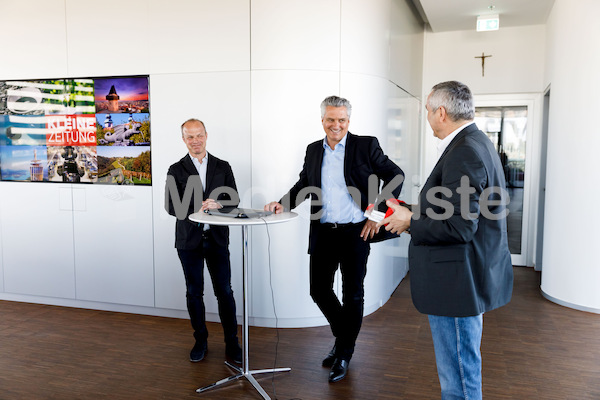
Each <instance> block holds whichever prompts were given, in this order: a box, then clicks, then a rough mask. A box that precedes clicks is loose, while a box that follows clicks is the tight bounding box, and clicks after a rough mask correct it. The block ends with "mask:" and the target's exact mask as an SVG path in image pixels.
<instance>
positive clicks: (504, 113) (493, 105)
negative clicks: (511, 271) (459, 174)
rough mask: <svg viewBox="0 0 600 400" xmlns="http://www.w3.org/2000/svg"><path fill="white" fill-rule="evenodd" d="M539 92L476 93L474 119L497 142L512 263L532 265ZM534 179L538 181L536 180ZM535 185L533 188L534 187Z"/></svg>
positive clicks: (535, 229) (534, 230) (495, 144)
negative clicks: (515, 93)
mask: <svg viewBox="0 0 600 400" xmlns="http://www.w3.org/2000/svg"><path fill="white" fill-rule="evenodd" d="M539 103H540V96H539V95H514V96H513V95H489V96H476V97H475V123H476V124H477V126H478V127H479V129H481V130H482V131H483V132H485V133H486V135H487V136H488V137H489V138H490V140H491V141H492V143H493V144H494V146H495V148H496V151H497V152H498V157H499V158H500V161H501V162H502V167H503V169H504V177H505V180H506V188H507V191H508V194H509V198H510V203H509V204H508V216H507V221H506V222H507V230H508V245H509V249H510V253H511V258H512V262H513V265H521V266H532V265H533V251H532V250H531V248H532V247H533V246H534V245H535V239H534V238H535V236H534V234H535V233H536V232H537V226H536V223H535V221H536V220H537V212H535V210H537V203H538V200H539V195H538V191H537V188H538V187H539V185H537V182H538V180H539V179H538V178H539V157H538V155H537V152H536V151H534V149H535V148H536V147H539V146H536V145H535V142H536V139H537V138H538V137H539V132H538V131H539V125H540V124H539V123H538V121H537V120H536V118H539V115H540V114H541V113H540V112H539V110H538V109H537V108H538V107H539ZM533 181H535V182H533ZM534 187H535V188H536V190H534V191H533V192H532V188H534Z"/></svg>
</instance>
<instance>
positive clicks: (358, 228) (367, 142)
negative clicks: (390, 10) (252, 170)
mask: <svg viewBox="0 0 600 400" xmlns="http://www.w3.org/2000/svg"><path fill="white" fill-rule="evenodd" d="M351 111H352V106H351V105H350V102H349V101H348V100H346V99H343V98H340V97H337V96H330V97H328V98H326V99H325V100H323V102H322V103H321V122H322V124H323V129H324V130H325V135H326V136H325V138H324V139H321V140H318V141H316V142H314V143H311V144H309V145H308V147H307V149H306V156H305V159H304V167H303V168H302V171H301V172H300V179H298V182H296V184H295V185H294V186H293V187H292V188H291V189H290V190H289V191H288V193H287V194H286V195H284V196H283V197H282V199H281V200H279V201H278V202H271V203H269V204H267V205H266V206H265V210H269V211H274V212H275V213H281V212H282V211H283V210H284V208H286V209H292V208H294V207H296V206H297V205H299V204H300V203H302V202H303V201H304V200H305V199H306V198H308V197H312V202H311V223H310V236H309V248H308V252H309V253H310V295H311V297H312V298H313V300H314V301H315V303H316V304H317V305H318V306H319V308H320V309H321V311H322V312H323V314H324V315H325V318H327V321H329V324H330V326H331V331H332V333H333V335H334V336H335V345H334V347H333V349H332V350H331V352H330V353H329V354H328V355H327V357H326V358H325V359H324V360H323V363H322V364H323V366H324V367H331V372H330V373H329V382H337V381H339V380H341V379H343V378H344V377H345V376H346V374H347V371H348V364H349V362H350V359H351V358H352V354H353V353H354V346H355V343H356V338H357V336H358V333H359V331H360V326H361V324H362V317H363V311H364V279H365V275H366V273H367V257H368V256H369V251H370V247H369V242H368V241H367V240H368V239H372V238H373V236H374V235H375V233H376V230H375V225H376V222H374V221H370V220H367V221H365V217H364V211H365V209H366V207H367V206H368V205H369V203H374V202H375V199H376V197H377V195H378V192H379V186H380V183H381V182H380V181H383V183H384V185H385V186H384V193H385V194H384V195H383V196H382V197H383V200H385V199H388V198H392V197H393V198H397V197H398V196H399V195H400V190H401V188H402V182H403V180H404V174H403V172H402V170H401V169H400V168H399V167H398V166H397V165H396V164H394V162H392V161H391V160H390V159H389V158H388V157H387V156H386V155H385V154H384V153H383V151H382V150H381V147H380V146H379V142H378V141H377V139H376V138H375V137H371V136H356V135H353V134H352V133H350V132H348V126H349V124H350V114H351ZM386 194H387V195H386ZM379 207H383V208H384V210H383V211H385V209H387V207H386V206H385V204H384V203H383V201H382V202H381V204H380V205H379ZM338 265H340V269H341V272H342V284H343V296H342V303H340V301H339V300H338V298H337V296H336V294H335V292H334V291H333V280H334V274H335V272H336V270H337V268H338Z"/></svg>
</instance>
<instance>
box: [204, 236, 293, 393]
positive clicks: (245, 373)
mask: <svg viewBox="0 0 600 400" xmlns="http://www.w3.org/2000/svg"><path fill="white" fill-rule="evenodd" d="M242 281H243V294H242V299H243V322H242V367H241V368H240V367H238V366H236V365H233V364H231V363H230V362H228V361H225V365H227V366H228V367H229V368H231V369H233V370H234V371H236V372H237V374H235V375H231V376H230V377H228V378H225V379H221V380H220V381H217V382H215V383H213V384H211V385H208V386H205V387H201V388H199V389H197V390H196V392H198V393H202V392H205V391H207V390H210V389H213V388H216V387H219V386H221V385H224V384H226V383H229V382H232V381H235V380H237V379H239V378H242V377H243V378H246V379H247V380H248V382H250V383H251V384H252V386H254V388H255V389H256V390H257V391H258V392H259V393H260V394H261V396H262V397H263V398H264V399H269V400H270V399H271V398H270V397H269V395H268V394H267V392H265V390H264V389H263V388H262V387H261V386H260V385H259V384H258V382H257V381H256V379H254V376H253V375H256V374H266V373H275V372H288V371H291V368H270V369H259V370H255V371H250V362H249V357H248V225H242Z"/></svg>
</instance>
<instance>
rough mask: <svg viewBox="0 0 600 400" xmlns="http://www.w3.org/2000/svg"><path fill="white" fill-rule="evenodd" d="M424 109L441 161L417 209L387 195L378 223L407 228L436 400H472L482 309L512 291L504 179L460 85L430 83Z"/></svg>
mask: <svg viewBox="0 0 600 400" xmlns="http://www.w3.org/2000/svg"><path fill="white" fill-rule="evenodd" d="M425 108H426V109H427V120H428V121H429V124H430V125H431V128H432V129H433V134H434V135H435V136H436V137H437V138H438V139H440V142H439V144H438V152H439V154H440V158H439V161H438V162H437V164H436V166H435V167H434V168H433V171H432V172H431V175H430V176H429V178H428V179H427V182H426V183H425V185H424V186H423V190H422V191H421V193H420V195H419V204H418V207H417V208H416V209H414V208H413V210H414V211H415V213H414V214H413V212H411V211H409V210H408V209H407V208H404V207H399V206H397V205H395V204H392V203H391V202H389V201H388V205H389V206H390V207H392V208H393V209H394V213H393V214H392V215H391V216H390V217H388V218H385V219H384V220H383V221H381V222H380V223H379V224H378V226H379V227H381V226H386V228H385V229H386V230H388V231H391V232H392V233H398V234H400V233H401V232H403V231H407V230H408V229H410V235H411V242H410V245H409V254H408V257H409V267H410V286H411V295H412V299H413V303H414V305H415V307H416V308H417V310H419V311H420V312H421V313H423V314H427V315H428V317H429V325H430V328H431V336H432V338H433V345H434V350H435V359H436V364H437V370H438V377H439V380H440V386H441V391H442V399H469V400H476V399H481V398H482V393H481V348H480V347H481V336H482V333H483V313H485V312H487V311H491V310H493V309H495V308H498V307H501V306H503V305H505V304H506V303H508V302H509V301H510V298H511V295H512V283H513V271H512V264H511V259H510V251H509V249H508V238H507V233H506V205H507V204H508V199H507V198H504V197H503V193H506V183H505V180H504V172H503V169H502V164H501V163H500V157H499V156H498V153H497V152H496V149H495V148H494V145H493V144H492V142H491V141H490V140H489V139H488V137H487V136H486V135H485V133H483V132H482V131H480V130H479V129H478V128H477V125H475V123H474V122H473V119H474V117H475V109H474V107H473V96H472V95H471V91H470V90H469V88H468V87H467V86H466V85H464V84H462V83H460V82H455V81H450V82H443V83H440V84H438V85H435V86H434V87H433V90H432V91H431V94H429V97H428V98H427V104H426V106H425Z"/></svg>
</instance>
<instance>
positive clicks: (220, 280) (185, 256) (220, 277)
mask: <svg viewBox="0 0 600 400" xmlns="http://www.w3.org/2000/svg"><path fill="white" fill-rule="evenodd" d="M177 254H178V255H179V260H181V265H182V267H183V274H184V276H185V284H186V297H187V308H188V312H189V314H190V321H191V323H192V327H193V328H194V337H195V338H196V341H199V342H202V341H203V342H206V339H207V338H208V331H207V330H206V317H205V308H204V260H206V266H207V267H208V272H209V273H210V277H211V280H212V285H213V289H214V293H215V296H216V297H217V301H218V305H219V317H220V318H221V324H222V326H223V334H224V336H225V343H232V342H234V341H235V342H236V343H237V319H236V316H235V300H234V298H233V290H232V289H231V264H230V262H229V249H228V248H227V247H223V246H219V245H218V244H217V243H216V242H215V240H214V239H213V237H212V235H211V233H210V230H208V231H205V232H204V234H203V237H202V242H201V243H200V245H199V246H198V247H197V248H195V249H191V250H187V249H185V250H184V249H177Z"/></svg>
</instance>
